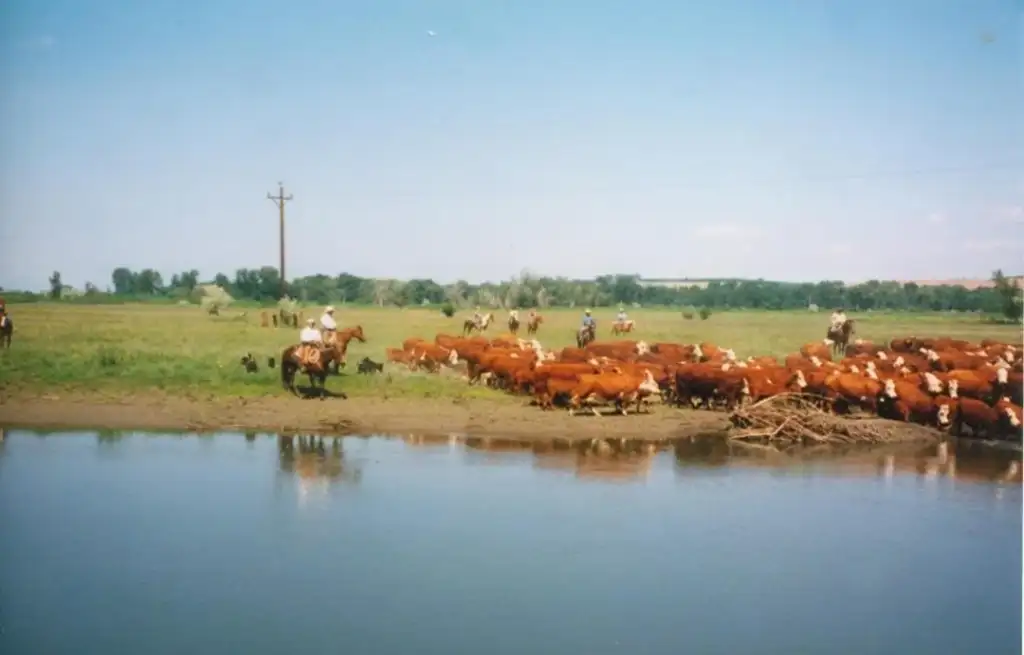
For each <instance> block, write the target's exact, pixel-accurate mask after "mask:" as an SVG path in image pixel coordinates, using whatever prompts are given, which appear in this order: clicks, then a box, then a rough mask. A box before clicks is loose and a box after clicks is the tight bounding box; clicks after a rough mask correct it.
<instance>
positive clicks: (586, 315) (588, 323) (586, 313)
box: [580, 309, 595, 330]
mask: <svg viewBox="0 0 1024 655" xmlns="http://www.w3.org/2000/svg"><path fill="white" fill-rule="evenodd" d="M594 326H595V322H594V317H593V316H591V315H590V310H589V309H584V310H583V325H581V326H580V330H593V329H594Z"/></svg>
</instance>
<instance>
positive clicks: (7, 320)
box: [0, 314, 14, 348]
mask: <svg viewBox="0 0 1024 655" xmlns="http://www.w3.org/2000/svg"><path fill="white" fill-rule="evenodd" d="M13 334H14V321H12V320H11V317H10V316H8V315H7V314H0V348H10V347H11V336H12V335H13Z"/></svg>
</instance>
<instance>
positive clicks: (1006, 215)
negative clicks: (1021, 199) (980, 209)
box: [992, 205, 1024, 225]
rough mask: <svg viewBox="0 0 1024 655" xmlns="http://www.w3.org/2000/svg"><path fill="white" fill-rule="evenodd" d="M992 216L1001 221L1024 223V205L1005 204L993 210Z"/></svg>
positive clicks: (1016, 223) (1015, 223)
mask: <svg viewBox="0 0 1024 655" xmlns="http://www.w3.org/2000/svg"><path fill="white" fill-rule="evenodd" d="M992 216H993V217H994V218H995V219H996V220H997V221H999V222H1000V223H1011V224H1014V225H1022V224H1024V205H1004V206H1002V207H996V208H995V209H993V210H992Z"/></svg>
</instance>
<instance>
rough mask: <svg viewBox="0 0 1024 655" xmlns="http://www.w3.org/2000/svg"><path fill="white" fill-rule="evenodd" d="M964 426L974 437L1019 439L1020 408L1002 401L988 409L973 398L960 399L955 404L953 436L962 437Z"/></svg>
mask: <svg viewBox="0 0 1024 655" xmlns="http://www.w3.org/2000/svg"><path fill="white" fill-rule="evenodd" d="M965 425H966V426H968V427H969V428H971V434H972V435H973V436H975V437H981V436H984V437H991V438H999V437H1002V436H1007V437H1010V436H1018V437H1019V436H1020V425H1021V420H1020V407H1019V406H1014V405H1013V404H1012V403H1008V402H1004V401H1002V400H1000V401H999V403H997V405H996V407H989V406H988V405H986V404H985V403H983V402H981V401H980V400H977V399H975V398H961V399H960V400H959V401H958V403H957V412H956V417H955V422H954V426H953V434H956V435H962V434H963V427H964V426H965Z"/></svg>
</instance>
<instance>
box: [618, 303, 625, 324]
mask: <svg viewBox="0 0 1024 655" xmlns="http://www.w3.org/2000/svg"><path fill="white" fill-rule="evenodd" d="M616 320H617V321H618V322H619V323H625V322H626V320H627V319H626V308H625V307H623V306H622V305H619V315H618V317H617V318H616Z"/></svg>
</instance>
